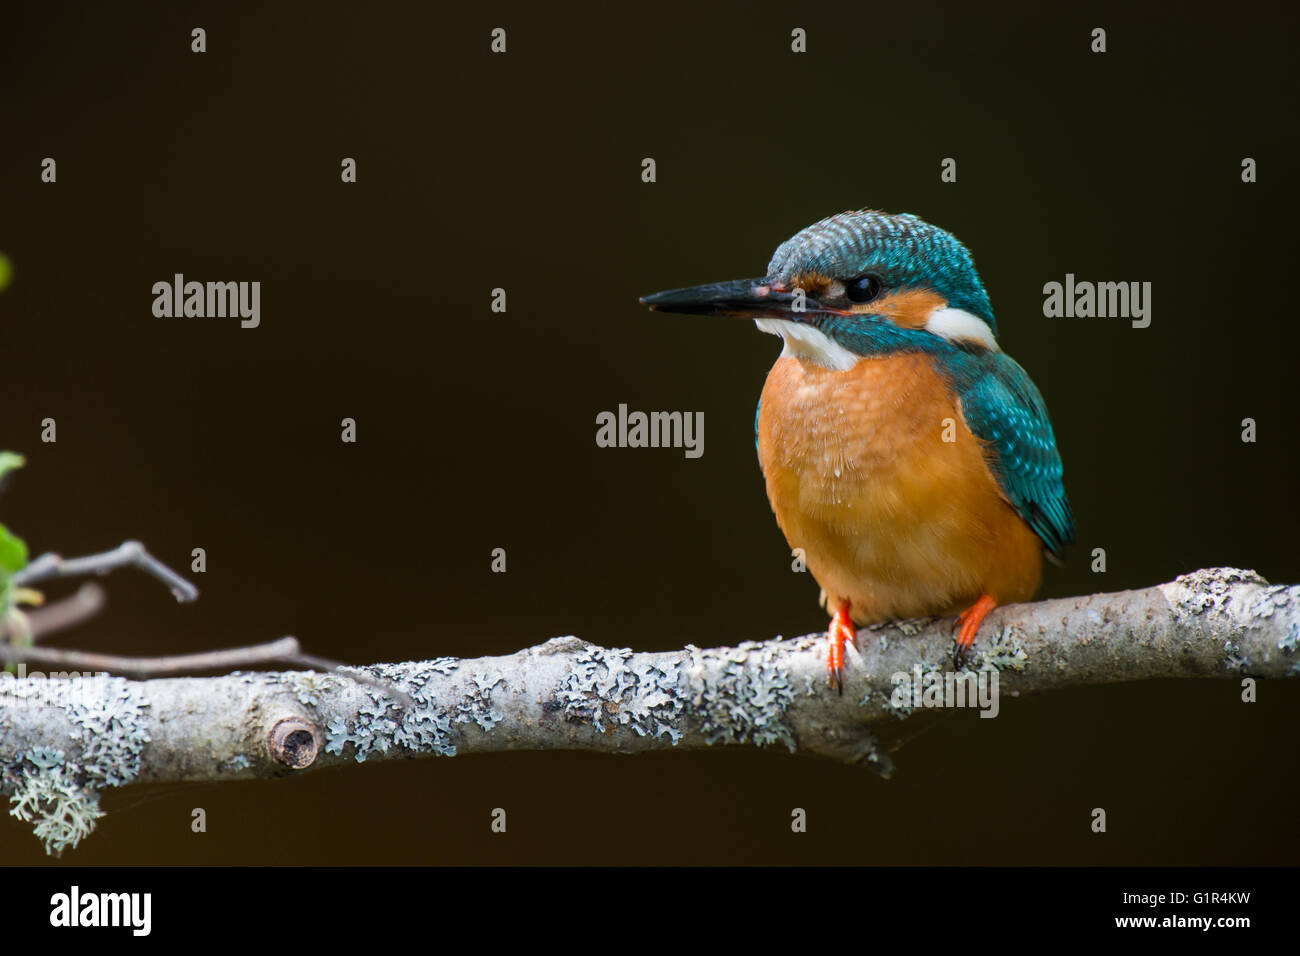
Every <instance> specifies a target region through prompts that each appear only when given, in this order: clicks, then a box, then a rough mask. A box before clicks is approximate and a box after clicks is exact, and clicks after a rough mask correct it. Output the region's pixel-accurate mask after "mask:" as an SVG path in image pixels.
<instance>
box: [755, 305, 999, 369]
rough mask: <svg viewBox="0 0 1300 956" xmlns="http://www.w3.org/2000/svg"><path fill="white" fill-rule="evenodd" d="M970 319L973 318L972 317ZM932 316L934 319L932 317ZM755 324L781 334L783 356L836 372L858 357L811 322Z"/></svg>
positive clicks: (764, 330)
mask: <svg viewBox="0 0 1300 956" xmlns="http://www.w3.org/2000/svg"><path fill="white" fill-rule="evenodd" d="M962 314H963V315H965V314H966V313H962ZM971 318H975V317H974V316H971ZM931 319H932V320H933V316H931ZM754 324H755V325H757V326H758V328H759V330H760V331H762V332H767V333H769V334H771V335H779V336H781V338H782V339H783V340H784V342H785V348H783V349H782V350H781V357H782V358H785V357H786V356H792V357H794V358H801V359H807V360H808V361H810V362H815V363H816V364H817V365H821V366H823V367H825V368H831V369H835V370H836V371H838V372H843V371H846V370H847V369H851V368H853V366H854V365H855V364H857V361H858V359H859V358H860V356H857V355H854V354H853V353H852V352H850V351H849V350H848V349H846V348H845V347H844V346H842V345H840V344H839V343H838V342H836V341H835V340H834V339H832V338H831V337H830V336H829V335H827V334H826V333H825V332H823V331H822V330H821V329H816V328H813V327H812V326H811V325H804V324H803V323H801V322H791V321H790V320H789V319H755V320H754Z"/></svg>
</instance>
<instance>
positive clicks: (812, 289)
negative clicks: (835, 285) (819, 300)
mask: <svg viewBox="0 0 1300 956" xmlns="http://www.w3.org/2000/svg"><path fill="white" fill-rule="evenodd" d="M830 284H831V277H830V276H827V275H822V274H821V273H820V272H800V273H797V274H796V275H792V276H791V277H790V280H789V281H788V282H786V283H785V286H786V288H787V289H803V291H804V293H805V294H807V295H811V296H816V295H819V294H820V293H822V292H824V291H825V289H826V287H827V286H828V285H830Z"/></svg>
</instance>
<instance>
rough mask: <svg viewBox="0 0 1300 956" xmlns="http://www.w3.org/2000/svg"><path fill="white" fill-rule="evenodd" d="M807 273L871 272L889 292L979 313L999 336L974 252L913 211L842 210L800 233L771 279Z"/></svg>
mask: <svg viewBox="0 0 1300 956" xmlns="http://www.w3.org/2000/svg"><path fill="white" fill-rule="evenodd" d="M803 272H816V273H820V274H821V275H826V276H830V277H831V278H833V279H853V278H856V277H858V276H860V275H862V274H864V273H871V274H873V275H876V276H878V277H879V278H880V280H881V281H882V282H883V283H884V284H885V286H886V288H889V289H902V288H929V289H933V290H934V291H935V292H937V293H939V294H940V295H942V296H943V297H944V298H945V299H946V300H947V302H948V305H949V307H950V308H954V309H964V310H966V311H967V312H970V313H972V314H973V315H978V316H979V317H980V318H981V319H983V320H984V321H985V322H987V323H988V325H989V328H990V329H991V330H992V332H993V334H994V335H997V334H998V327H997V323H995V322H994V320H993V307H992V306H991V305H989V298H988V295H987V294H985V292H984V284H983V283H982V282H980V277H979V273H978V272H976V271H975V260H974V259H972V258H971V254H970V252H969V251H968V250H967V249H966V247H965V246H963V245H962V244H961V243H960V242H958V241H957V238H956V237H955V236H954V235H953V234H952V233H950V232H948V231H947V230H944V229H940V228H939V227H938V226H932V225H930V224H929V223H928V222H926V221H925V220H923V219H918V218H917V217H916V216H913V215H911V214H910V213H902V214H900V215H897V216H891V215H888V214H887V213H883V212H876V211H875V210H873V209H862V210H859V211H857V212H842V213H840V214H839V215H837V216H829V217H827V218H826V219H823V220H822V221H821V222H816V223H813V224H812V225H811V226H809V227H808V228H807V229H802V230H800V231H799V232H797V233H795V234H794V235H793V236H791V237H790V238H789V239H787V240H786V241H785V242H783V243H781V245H780V246H778V247H777V250H776V252H774V253H773V254H772V261H771V262H770V263H768V266H767V275H768V278H770V279H777V280H784V279H788V278H789V277H791V276H794V275H798V274H800V273H803Z"/></svg>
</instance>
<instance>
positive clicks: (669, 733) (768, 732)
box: [0, 568, 1300, 851]
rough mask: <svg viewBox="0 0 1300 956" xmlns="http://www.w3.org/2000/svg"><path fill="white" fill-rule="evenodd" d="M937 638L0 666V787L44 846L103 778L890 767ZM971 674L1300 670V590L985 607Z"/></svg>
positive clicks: (1162, 591) (1248, 577)
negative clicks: (467, 757) (445, 768)
mask: <svg viewBox="0 0 1300 956" xmlns="http://www.w3.org/2000/svg"><path fill="white" fill-rule="evenodd" d="M952 635H953V621H952V620H951V619H944V620H930V621H910V622H901V623H898V624H890V625H884V626H880V627H876V628H870V629H864V630H862V631H861V632H860V633H859V644H860V650H859V651H855V650H853V649H849V650H848V652H847V658H846V675H845V686H844V693H843V695H842V696H841V695H837V694H836V693H835V692H834V691H833V690H832V689H830V688H829V687H828V686H827V682H826V673H825V647H824V643H825V641H824V638H823V637H822V636H821V635H809V636H805V637H800V638H794V639H790V640H782V639H779V638H778V639H776V640H771V641H765V642H761V643H754V642H746V643H742V644H740V645H738V646H736V647H725V648H713V649H701V648H698V647H694V646H691V645H688V646H687V647H686V648H684V649H682V650H672V651H662V652H654V653H639V652H632V651H630V650H626V649H611V648H603V647H598V646H596V645H594V644H588V643H586V642H584V641H581V640H579V639H577V638H575V637H560V638H555V639H553V640H550V641H547V642H546V643H544V644H541V645H538V646H536V647H531V648H528V649H526V650H522V651H520V652H518V653H516V654H511V655H507V656H504V657H484V658H475V659H459V660H458V659H453V658H439V659H436V660H430V661H419V662H407V663H401V664H374V665H370V666H368V667H366V668H361V669H359V670H361V671H363V672H364V673H367V674H368V675H370V676H372V677H375V678H379V679H381V680H384V681H388V682H391V683H392V684H394V685H396V686H397V687H399V688H401V690H402V691H404V692H405V693H406V695H408V696H409V700H408V701H407V702H406V703H405V704H403V703H401V702H399V700H397V699H395V698H394V697H393V696H391V695H389V694H387V693H385V692H384V691H383V690H381V689H379V688H377V687H376V686H374V685H373V684H360V683H356V682H354V681H353V680H351V679H349V678H348V677H347V676H346V674H347V671H346V670H345V671H343V672H340V673H334V674H321V673H315V672H304V671H290V672H279V673H236V674H231V675H228V676H223V677H202V678H167V679H158V680H149V681H128V680H125V679H123V678H119V677H108V676H103V675H99V676H88V677H77V678H73V679H64V680H51V679H41V678H35V677H27V678H25V679H13V678H9V679H0V772H2V773H3V779H2V780H0V786H2V787H3V789H4V791H5V792H6V793H8V794H10V800H11V804H12V806H13V809H12V810H11V813H13V814H14V815H15V816H18V817H20V818H21V819H25V820H28V821H29V822H32V823H34V824H35V825H36V829H37V836H38V837H39V838H41V839H42V840H43V841H44V842H45V843H46V848H47V850H50V851H59V850H62V849H63V848H64V847H67V846H73V845H75V844H76V842H77V841H78V840H79V839H81V838H82V837H83V836H85V835H86V833H88V832H89V831H90V829H91V827H93V824H94V820H95V819H96V818H97V816H98V815H100V811H99V809H98V793H99V792H100V790H102V789H103V788H105V787H109V786H121V785H125V784H130V783H142V782H160V781H179V780H235V779H245V778H251V777H274V776H280V775H284V774H289V773H295V772H301V770H302V769H305V768H308V767H310V768H315V767H327V766H335V765H340V764H349V763H355V762H363V761H367V760H383V759H392V758H395V757H409V756H412V755H444V756H450V755H454V754H457V753H475V752H491V751H504V750H556V749H565V750H596V751H602V752H614V753H638V752H642V751H647V750H667V749H678V750H695V749H700V748H704V747H710V746H721V745H758V746H782V747H785V748H787V749H788V750H789V751H791V752H800V753H806V754H814V755H819V756H823V757H830V758H833V759H837V760H842V761H849V762H854V763H862V764H864V765H866V766H869V767H872V768H873V769H875V770H877V771H878V772H880V773H883V774H885V775H888V774H889V772H890V770H891V762H890V758H889V756H888V755H887V750H888V746H887V745H885V744H883V743H882V742H881V741H882V740H886V739H888V738H892V737H894V736H896V735H897V734H898V729H899V728H900V727H901V726H904V725H906V724H909V723H911V721H912V718H913V715H914V714H916V713H917V712H920V711H924V710H927V709H928V704H930V703H933V701H931V700H928V699H927V698H925V697H924V696H923V695H922V696H918V697H912V696H911V694H910V692H908V693H904V694H902V696H900V694H899V692H898V688H899V687H903V688H908V687H910V686H911V685H910V684H909V681H915V679H916V678H917V677H920V678H921V681H920V682H919V683H920V684H921V686H924V687H929V688H930V689H931V690H933V691H934V692H935V695H941V694H942V693H944V690H945V685H944V679H945V678H947V677H948V676H949V675H952V674H953V673H954V672H955V670H956V668H955V666H954V663H953V660H952V656H951V655H952V649H953V640H952ZM966 672H968V673H971V674H974V675H976V679H983V680H985V681H988V682H991V681H992V680H993V679H994V678H995V675H996V681H997V683H996V689H997V692H998V693H999V695H1000V696H1001V697H1007V696H1016V695H1019V694H1022V693H1041V692H1043V691H1047V690H1050V689H1052V688H1055V687H1064V686H1069V685H1077V684H1101V683H1115V682H1121V681H1135V680H1148V679H1153V678H1170V677H1211V678H1221V679H1236V680H1242V679H1244V678H1246V677H1251V678H1268V677H1274V678H1280V677H1296V676H1300V587H1298V586H1288V585H1277V586H1274V585H1269V584H1268V583H1267V582H1265V581H1264V580H1263V579H1262V578H1260V577H1258V576H1257V575H1255V574H1254V573H1253V572H1250V571H1240V570H1236V569H1230V568H1220V569H1211V570H1204V571H1196V572H1193V573H1191V574H1187V575H1183V576H1182V577H1180V578H1178V579H1177V580H1175V581H1173V582H1171V583H1168V584H1162V585H1158V586H1156V587H1151V588H1146V589H1143V590H1139V591H1123V592H1118V593H1111V594H1095V595H1091V596H1087V597H1075V598H1064V599H1060V600H1052V601H1043V602H1040V603H1036V604H1024V605H1015V606H1011V607H1005V608H998V609H996V610H994V611H993V612H992V613H991V614H990V615H989V617H988V618H987V619H986V621H985V623H984V625H983V626H982V628H981V630H980V637H979V638H977V640H976V643H975V645H974V648H973V650H972V653H971V655H970V656H969V659H968V660H967V662H966V665H965V669H964V673H966ZM981 674H982V675H983V677H982V678H980V677H979V675H981ZM947 686H948V687H952V686H953V682H952V681H951V680H949V681H948V684H947ZM958 686H960V685H958ZM987 686H994V685H992V684H991V683H990V684H988V685H987ZM945 700H947V702H948V703H951V702H952V699H951V697H948V698H945Z"/></svg>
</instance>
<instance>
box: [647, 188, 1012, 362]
mask: <svg viewBox="0 0 1300 956" xmlns="http://www.w3.org/2000/svg"><path fill="white" fill-rule="evenodd" d="M641 301H642V302H643V303H645V304H646V305H648V306H650V307H651V308H652V309H657V310H660V311H663V312H680V313H687V314H693V315H734V316H741V317H745V318H752V319H755V320H756V322H757V325H758V327H759V328H760V329H762V330H763V331H765V332H771V333H773V334H775V335H780V336H782V338H784V339H785V347H786V352H787V353H789V354H793V355H795V356H798V357H800V358H804V359H807V360H810V361H814V362H817V363H819V364H822V365H827V366H830V367H832V368H847V367H850V366H851V365H852V364H853V363H854V362H855V361H856V360H857V358H858V357H860V356H862V355H866V354H871V353H872V352H875V351H883V350H887V349H889V348H898V347H916V346H917V345H918V344H923V343H924V342H925V341H926V338H925V337H926V336H935V337H936V338H937V339H942V340H945V341H947V342H950V343H953V344H956V345H958V346H960V347H962V348H969V349H992V350H996V349H997V348H998V344H997V324H996V323H995V322H994V319H993V309H992V307H991V306H990V305H989V300H988V296H987V295H986V294H985V292H984V285H983V283H981V282H980V277H979V273H977V272H976V271H975V263H974V261H973V260H972V259H971V255H970V253H969V252H968V251H967V249H966V247H965V246H963V245H962V244H961V243H960V242H958V241H957V239H956V238H955V237H954V236H953V235H952V234H951V233H949V232H947V231H945V230H943V229H940V228H938V227H937V226H932V225H930V224H929V223H928V222H925V221H923V220H921V219H918V218H917V217H916V216H913V215H909V214H902V215H897V216H891V215H887V214H886V213H882V212H875V211H874V210H870V209H863V210H860V211H858V212H845V213H840V214H839V215H837V216H830V217H829V218H826V219H823V220H822V221H821V222H817V223H814V224H813V225H811V226H809V227H808V228H806V229H803V230H801V231H799V232H797V233H795V234H794V235H793V236H791V237H790V238H789V239H787V240H786V241H785V242H783V243H781V245H780V246H778V247H777V250H776V252H775V253H773V255H772V261H771V262H769V263H768V266H767V275H766V276H764V277H763V278H761V279H743V280H740V281H737V282H722V283H718V284H715V285H706V286H695V287H693V288H689V289H675V290H673V291H671V292H660V293H657V294H655V295H651V296H647V297H646V298H644V299H642V300H641ZM903 343H906V345H904V344H903Z"/></svg>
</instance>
